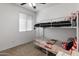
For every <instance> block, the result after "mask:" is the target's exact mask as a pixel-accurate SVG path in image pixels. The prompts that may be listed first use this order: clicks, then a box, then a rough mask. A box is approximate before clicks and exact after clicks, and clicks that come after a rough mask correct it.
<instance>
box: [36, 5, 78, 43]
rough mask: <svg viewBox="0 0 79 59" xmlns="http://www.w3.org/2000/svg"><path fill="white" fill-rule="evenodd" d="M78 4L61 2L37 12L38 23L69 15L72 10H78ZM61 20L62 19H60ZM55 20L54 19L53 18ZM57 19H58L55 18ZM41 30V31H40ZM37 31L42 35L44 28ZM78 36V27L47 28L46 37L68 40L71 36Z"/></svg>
mask: <svg viewBox="0 0 79 59" xmlns="http://www.w3.org/2000/svg"><path fill="white" fill-rule="evenodd" d="M77 9H78V8H77V4H59V5H55V6H51V7H48V8H45V9H43V10H41V11H39V12H38V13H37V19H36V20H37V23H41V22H48V21H51V20H48V19H52V18H58V17H63V16H67V15H69V14H70V13H71V12H74V11H77ZM59 20H61V19H59ZM52 21H54V20H52ZM55 21H58V19H57V20H55ZM39 32H40V33H39ZM39 32H38V31H37V34H38V36H41V37H42V29H40V30H39ZM75 36H76V29H64V28H52V29H49V28H48V29H45V38H47V39H48V38H49V39H57V40H60V41H61V40H67V39H68V38H69V37H75Z"/></svg>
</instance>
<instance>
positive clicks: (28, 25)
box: [19, 13, 33, 32]
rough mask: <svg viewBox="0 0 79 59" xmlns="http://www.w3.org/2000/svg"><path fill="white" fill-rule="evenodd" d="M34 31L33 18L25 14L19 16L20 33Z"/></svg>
mask: <svg viewBox="0 0 79 59" xmlns="http://www.w3.org/2000/svg"><path fill="white" fill-rule="evenodd" d="M31 30H33V24H32V16H29V15H26V14H24V13H20V14H19V31H20V32H24V31H31Z"/></svg>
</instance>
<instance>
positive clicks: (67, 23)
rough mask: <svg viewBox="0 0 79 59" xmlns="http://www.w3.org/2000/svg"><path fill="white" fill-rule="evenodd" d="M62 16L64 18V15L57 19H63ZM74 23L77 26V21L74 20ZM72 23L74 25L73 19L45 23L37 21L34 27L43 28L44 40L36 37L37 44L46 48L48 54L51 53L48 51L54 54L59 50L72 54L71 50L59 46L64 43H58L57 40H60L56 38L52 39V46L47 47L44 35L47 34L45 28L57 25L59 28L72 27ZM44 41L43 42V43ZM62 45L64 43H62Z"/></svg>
mask: <svg viewBox="0 0 79 59" xmlns="http://www.w3.org/2000/svg"><path fill="white" fill-rule="evenodd" d="M62 18H64V17H59V18H57V19H62ZM52 20H53V19H52ZM74 24H75V25H74V26H76V21H75V22H74ZM72 25H73V24H72V20H63V21H54V22H52V21H51V22H45V23H37V24H35V25H34V29H36V28H39V27H40V28H43V40H40V39H36V40H35V45H37V46H39V47H41V48H43V49H45V50H46V54H47V55H48V54H49V53H48V51H49V52H52V53H54V54H57V53H58V51H63V52H64V53H67V54H68V55H71V52H69V51H67V50H65V49H63V48H62V47H59V46H58V45H60V44H62V43H61V42H60V43H59V44H56V42H59V41H56V40H52V41H53V42H54V43H53V44H52V45H53V46H52V48H50V46H47V47H45V46H46V44H47V43H46V42H47V41H46V40H45V38H44V35H45V34H44V31H45V28H49V27H51V28H53V27H54V28H55V27H57V28H59V27H72ZM42 42H43V44H42ZM49 44H51V43H50V42H49ZM60 46H62V45H60ZM54 47H55V48H54ZM67 54H66V55H67Z"/></svg>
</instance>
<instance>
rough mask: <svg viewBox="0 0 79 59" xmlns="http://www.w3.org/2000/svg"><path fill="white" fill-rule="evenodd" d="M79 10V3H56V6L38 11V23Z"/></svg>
mask: <svg viewBox="0 0 79 59" xmlns="http://www.w3.org/2000/svg"><path fill="white" fill-rule="evenodd" d="M77 10H78V8H77V4H68V3H67V4H64V3H63V4H58V5H54V6H53V5H52V6H51V7H47V8H45V9H43V10H41V11H39V12H38V16H37V23H38V22H46V21H50V20H48V19H53V18H58V17H63V16H67V15H69V14H70V13H72V12H75V11H77ZM57 20H58V19H57ZM59 20H60V19H59ZM52 21H53V20H52Z"/></svg>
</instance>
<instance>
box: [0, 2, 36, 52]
mask: <svg viewBox="0 0 79 59" xmlns="http://www.w3.org/2000/svg"><path fill="white" fill-rule="evenodd" d="M19 12H24V13H26V14H29V15H31V16H33V20H34V19H35V18H34V16H35V13H34V12H32V11H29V10H27V9H24V8H21V7H19V6H16V5H14V4H1V3H0V51H1V50H5V49H8V48H11V47H15V46H17V45H20V44H23V43H27V42H29V41H32V40H33V39H34V31H29V32H19ZM34 21H35V20H34Z"/></svg>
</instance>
